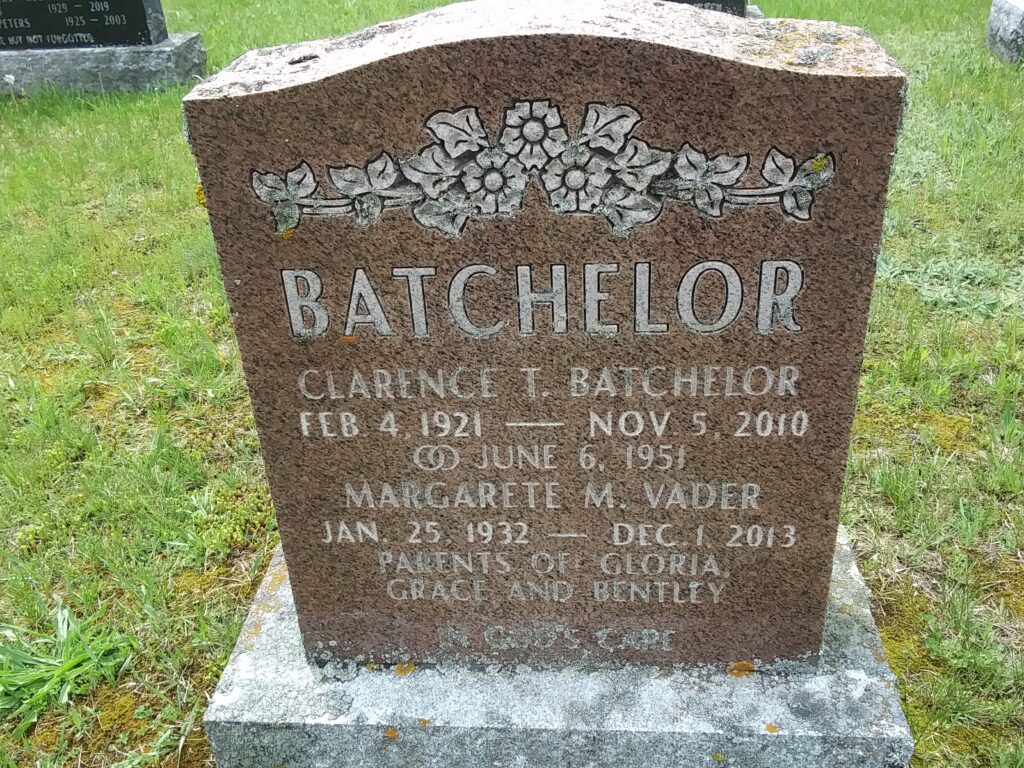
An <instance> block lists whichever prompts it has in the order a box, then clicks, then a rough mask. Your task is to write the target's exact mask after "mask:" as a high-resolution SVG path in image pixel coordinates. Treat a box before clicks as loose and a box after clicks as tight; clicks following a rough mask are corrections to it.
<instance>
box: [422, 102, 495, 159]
mask: <svg viewBox="0 0 1024 768" xmlns="http://www.w3.org/2000/svg"><path fill="white" fill-rule="evenodd" d="M427 130H429V131H430V133H431V134H432V135H433V136H434V138H435V139H437V140H438V141H440V142H441V143H442V144H443V145H444V149H445V152H447V153H448V154H449V155H450V156H451V157H461V156H462V155H464V154H466V153H467V152H476V151H477V150H479V149H483V148H484V147H486V146H487V132H486V131H484V126H483V123H481V122H480V114H479V113H478V112H477V110H476V107H463V108H462V109H460V110H458V111H457V112H438V113H437V114H435V115H433V116H432V117H431V118H430V119H429V120H427Z"/></svg>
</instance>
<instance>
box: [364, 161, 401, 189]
mask: <svg viewBox="0 0 1024 768" xmlns="http://www.w3.org/2000/svg"><path fill="white" fill-rule="evenodd" d="M366 176H367V178H368V179H369V181H370V186H371V187H373V189H374V191H376V192H383V191H384V190H386V189H389V188H390V187H392V186H394V184H395V182H396V181H398V168H397V167H396V166H395V161H394V160H392V159H391V155H389V154H388V153H387V152H381V153H380V156H379V157H378V158H377V159H376V160H374V161H373V162H372V163H370V164H369V165H368V166H366Z"/></svg>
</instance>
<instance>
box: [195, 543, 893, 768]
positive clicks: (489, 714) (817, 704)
mask: <svg viewBox="0 0 1024 768" xmlns="http://www.w3.org/2000/svg"><path fill="white" fill-rule="evenodd" d="M825 626H826V628H825V641H824V645H823V647H822V653H821V657H820V660H819V662H818V663H817V664H814V665H812V664H807V663H798V662H776V663H774V664H770V665H766V666H763V667H761V668H760V669H759V670H758V671H757V672H756V673H755V674H751V675H748V676H746V677H737V676H734V675H731V674H729V673H728V672H727V671H726V670H725V669H723V668H721V667H710V666H709V667H690V668H678V669H672V670H656V669H652V668H647V667H630V668H626V669H620V670H599V671H595V670H585V669H578V668H570V669H562V670H545V669H532V668H525V667H516V668H513V669H508V668H497V667H495V668H492V669H467V668H464V667H458V666H454V665H453V666H442V667H435V668H419V669H415V671H413V672H412V673H411V674H407V675H405V676H399V675H398V674H397V673H396V672H395V671H394V670H392V669H373V670H371V669H367V668H365V667H360V668H355V667H354V666H353V667H352V668H350V669H340V670H339V669H336V670H334V672H335V676H333V677H330V678H325V677H323V676H322V673H321V671H320V670H319V669H317V668H315V667H312V666H310V665H309V664H308V663H307V661H306V656H305V654H304V653H303V649H302V644H301V642H300V639H299V631H298V625H297V623H296V616H295V606H294V603H293V602H292V597H291V588H290V586H289V583H288V573H287V569H286V567H285V564H284V560H283V559H282V557H281V555H280V552H278V554H277V555H276V556H275V557H274V560H273V563H272V564H271V566H270V570H269V571H268V573H267V576H266V578H265V579H264V582H263V585H262V586H261V588H260V591H259V594H258V595H257V597H256V602H255V605H254V606H253V609H252V611H251V612H250V614H249V618H248V620H247V622H246V624H245V626H244V628H243V629H242V633H241V635H240V637H239V640H238V644H237V646H236V647H235V650H234V653H233V654H232V656H231V660H230V661H229V662H228V666H227V669H226V670H225V671H224V675H223V677H222V678H221V681H220V684H219V685H218V686H217V690H216V692H215V693H214V696H213V698H212V700H211V702H210V706H209V709H208V710H207V713H206V732H207V734H208V735H209V737H210V740H211V742H212V744H213V752H214V756H215V757H216V760H217V765H218V766H219V767H220V768H356V767H357V766H359V767H360V768H378V767H380V766H395V767H396V768H397V767H399V766H402V767H403V768H404V767H406V766H408V768H442V767H443V768H591V767H592V766H601V767H602V768H722V767H723V766H726V767H729V766H731V767H732V768H762V767H765V768H767V767H768V766H771V767H772V768H833V767H835V768H838V767H839V766H843V768H861V767H863V768H903V766H906V765H907V763H908V762H909V760H910V755H911V752H912V751H913V741H912V739H911V735H910V731H909V729H908V727H907V722H906V719H905V718H904V716H903V712H902V710H901V709H900V704H899V694H898V692H897V690H896V683H895V680H894V678H893V675H892V672H891V671H890V669H889V666H888V664H887V663H886V660H885V655H884V652H883V650H882V645H881V642H880V640H879V637H878V633H877V631H876V629H875V625H874V622H873V620H872V618H871V612H870V610H869V606H868V592H867V589H866V588H865V586H864V583H863V581H862V580H861V577H860V573H859V572H858V571H857V566H856V564H855V562H854V559H853V555H852V553H851V551H850V549H849V547H848V546H847V545H845V543H844V544H842V545H841V546H839V547H838V548H837V550H836V558H835V565H834V570H833V576H832V593H831V596H830V603H829V611H828V618H827V621H826V625H825ZM403 671H404V670H403Z"/></svg>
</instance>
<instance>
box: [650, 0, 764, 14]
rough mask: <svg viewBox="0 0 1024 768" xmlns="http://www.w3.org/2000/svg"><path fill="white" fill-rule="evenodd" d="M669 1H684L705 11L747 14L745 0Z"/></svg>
mask: <svg viewBox="0 0 1024 768" xmlns="http://www.w3.org/2000/svg"><path fill="white" fill-rule="evenodd" d="M669 2H673V3H685V4H686V5H692V6H694V7H696V8H703V9H704V10H706V11H719V12H721V13H731V14H732V15H733V16H746V15H747V0H721V2H717V3H705V2H699V0H669Z"/></svg>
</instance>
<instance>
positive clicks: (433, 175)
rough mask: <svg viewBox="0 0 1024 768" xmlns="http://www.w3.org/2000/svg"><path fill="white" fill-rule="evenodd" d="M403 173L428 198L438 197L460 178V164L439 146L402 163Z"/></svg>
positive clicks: (430, 147)
mask: <svg viewBox="0 0 1024 768" xmlns="http://www.w3.org/2000/svg"><path fill="white" fill-rule="evenodd" d="M402 173H404V174H405V177H406V178H407V179H409V181H411V182H412V183H413V184H416V185H418V186H419V187H421V188H422V189H423V191H424V192H426V194H427V196H428V197H434V198H436V197H438V196H440V195H441V193H442V192H444V191H445V190H447V189H448V188H449V187H450V186H451V185H452V184H454V183H455V182H456V181H457V180H458V178H459V164H458V163H457V162H456V161H455V160H454V159H453V158H452V157H450V156H449V155H448V153H446V152H445V151H444V149H442V148H441V147H440V146H439V145H437V144H431V145H430V146H429V147H427V148H426V149H424V150H423V151H422V152H420V153H419V154H418V155H413V156H412V157H410V158H408V159H407V160H406V161H405V162H403V163H402Z"/></svg>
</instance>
